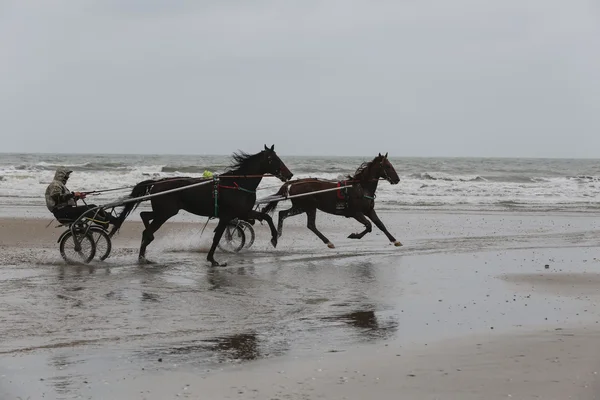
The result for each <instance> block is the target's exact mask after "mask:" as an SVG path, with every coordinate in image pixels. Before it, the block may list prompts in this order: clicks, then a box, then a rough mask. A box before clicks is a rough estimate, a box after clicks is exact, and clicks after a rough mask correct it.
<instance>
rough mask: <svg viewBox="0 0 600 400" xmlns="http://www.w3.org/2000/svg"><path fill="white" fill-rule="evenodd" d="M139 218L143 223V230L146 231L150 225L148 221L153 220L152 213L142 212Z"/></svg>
mask: <svg viewBox="0 0 600 400" xmlns="http://www.w3.org/2000/svg"><path fill="white" fill-rule="evenodd" d="M140 218H142V222H143V223H144V228H146V229H148V226H149V225H150V221H152V220H153V219H154V212H152V211H142V212H141V213H140Z"/></svg>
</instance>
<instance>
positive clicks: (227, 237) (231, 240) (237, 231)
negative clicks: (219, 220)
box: [218, 224, 246, 253]
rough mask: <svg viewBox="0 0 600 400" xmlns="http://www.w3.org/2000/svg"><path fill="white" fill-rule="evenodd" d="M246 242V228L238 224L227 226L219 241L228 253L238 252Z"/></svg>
mask: <svg viewBox="0 0 600 400" xmlns="http://www.w3.org/2000/svg"><path fill="white" fill-rule="evenodd" d="M245 243H246V235H245V234H244V230H243V229H242V228H241V227H240V226H238V225H237V224H230V225H227V226H226V227H225V231H224V232H223V236H221V240H220V241H219V244H218V246H219V248H220V249H221V250H223V251H226V252H228V253H237V252H238V251H240V250H241V249H242V248H243V247H244V244H245Z"/></svg>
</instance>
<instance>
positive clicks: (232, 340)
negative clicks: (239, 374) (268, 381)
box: [144, 332, 262, 363]
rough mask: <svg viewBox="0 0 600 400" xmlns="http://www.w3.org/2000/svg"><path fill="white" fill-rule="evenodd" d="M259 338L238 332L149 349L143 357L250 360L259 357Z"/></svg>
mask: <svg viewBox="0 0 600 400" xmlns="http://www.w3.org/2000/svg"><path fill="white" fill-rule="evenodd" d="M261 355H262V353H261V351H260V340H259V337H258V335H257V334H256V333H254V332H250V333H240V334H235V335H230V336H220V337H216V338H214V339H208V340H198V341H192V342H186V343H181V344H177V345H172V346H170V347H169V348H166V349H165V348H163V349H159V350H154V351H153V350H150V351H148V352H145V353H144V358H147V359H151V360H155V359H157V358H161V357H165V358H168V357H169V356H177V359H178V360H179V362H182V361H184V360H185V359H188V360H189V361H190V362H191V363H195V362H197V361H198V360H201V362H202V363H204V362H206V360H207V359H213V360H214V361H216V362H219V363H221V362H231V361H250V360H256V359H257V358H259V357H261Z"/></svg>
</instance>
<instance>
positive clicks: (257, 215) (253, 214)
mask: <svg viewBox="0 0 600 400" xmlns="http://www.w3.org/2000/svg"><path fill="white" fill-rule="evenodd" d="M248 218H250V219H257V220H259V221H261V222H262V221H267V224H269V229H271V244H272V245H273V247H277V229H276V228H275V224H274V223H273V218H271V216H270V215H269V214H266V213H262V212H260V211H256V210H251V211H250V212H248Z"/></svg>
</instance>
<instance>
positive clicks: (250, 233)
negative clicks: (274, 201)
mask: <svg viewBox="0 0 600 400" xmlns="http://www.w3.org/2000/svg"><path fill="white" fill-rule="evenodd" d="M238 226H239V227H240V228H242V229H243V231H244V235H245V236H246V244H245V246H246V248H250V246H252V245H253V244H254V237H255V234H254V228H253V227H252V225H251V224H250V223H248V222H246V221H242V220H240V221H239V222H238Z"/></svg>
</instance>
